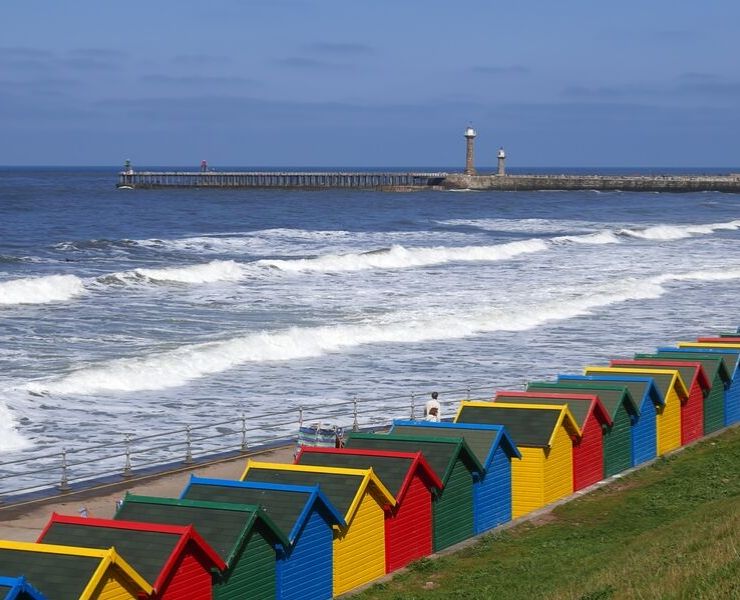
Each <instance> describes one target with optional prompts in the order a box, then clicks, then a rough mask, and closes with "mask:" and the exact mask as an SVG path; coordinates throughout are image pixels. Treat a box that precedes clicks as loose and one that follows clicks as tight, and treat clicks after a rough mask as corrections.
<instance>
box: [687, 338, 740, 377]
mask: <svg viewBox="0 0 740 600" xmlns="http://www.w3.org/2000/svg"><path fill="white" fill-rule="evenodd" d="M676 345H677V346H678V347H679V349H681V350H685V349H690V350H696V351H700V352H711V353H712V354H721V355H722V359H723V360H724V361H725V365H726V366H727V370H728V371H729V372H730V375H731V376H732V377H734V376H735V373H736V372H737V371H738V369H740V344H732V345H730V344H711V343H705V342H678V343H677V344H676Z"/></svg>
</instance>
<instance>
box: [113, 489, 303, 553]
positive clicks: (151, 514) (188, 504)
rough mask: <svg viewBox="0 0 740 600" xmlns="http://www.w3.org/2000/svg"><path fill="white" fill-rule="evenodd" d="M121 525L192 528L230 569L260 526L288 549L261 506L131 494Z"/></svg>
mask: <svg viewBox="0 0 740 600" xmlns="http://www.w3.org/2000/svg"><path fill="white" fill-rule="evenodd" d="M114 519H116V520H121V521H139V522H144V523H162V524H166V525H192V526H194V527H195V530H196V531H197V532H198V533H199V534H200V535H201V536H202V537H203V539H204V540H205V541H206V542H207V543H208V544H209V545H210V546H211V547H212V548H213V549H214V550H215V551H216V552H217V553H218V555H219V556H220V557H221V558H223V560H224V562H225V563H226V564H227V565H230V564H232V563H233V561H234V560H235V559H236V558H237V557H238V556H239V552H240V551H241V549H242V547H243V546H244V544H246V543H247V540H248V538H249V534H250V533H251V531H252V529H253V528H254V527H255V526H257V524H258V523H259V522H260V521H262V522H263V523H264V524H265V529H264V530H263V531H264V533H265V535H266V536H267V538H268V541H269V543H271V544H276V543H277V544H283V545H285V546H287V545H288V543H289V542H288V539H287V538H286V537H285V535H284V534H283V532H282V531H281V530H280V528H278V527H277V526H276V525H275V523H273V522H272V520H271V519H270V517H269V516H268V515H266V514H265V513H264V512H263V511H261V510H260V508H259V506H255V505H248V504H233V503H229V504H226V503H219V502H212V501H195V500H186V499H174V498H155V497H152V496H136V495H134V494H127V495H126V497H125V499H124V502H123V504H122V505H121V507H120V508H119V509H118V511H117V512H116V515H115V517H114Z"/></svg>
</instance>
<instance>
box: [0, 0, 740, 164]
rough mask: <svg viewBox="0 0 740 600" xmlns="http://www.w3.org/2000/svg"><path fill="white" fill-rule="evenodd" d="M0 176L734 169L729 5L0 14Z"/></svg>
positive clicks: (153, 4)
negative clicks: (231, 169) (76, 169)
mask: <svg viewBox="0 0 740 600" xmlns="http://www.w3.org/2000/svg"><path fill="white" fill-rule="evenodd" d="M1 14H2V18H1V19H0V165H6V166H16V165H70V166H86V165H90V166H103V165H122V163H123V161H124V160H125V159H131V160H132V162H133V164H134V166H135V167H137V166H139V167H140V166H154V165H160V166H168V165H171V166H175V165H177V166H189V165H192V166H194V167H197V166H198V164H199V163H200V161H201V160H204V159H205V160H208V163H209V165H210V166H211V167H212V168H218V167H227V166H244V167H266V166H274V167H279V166H285V167H288V166H306V167H318V166H325V167H342V166H346V167H363V166H367V167H383V166H389V167H419V166H425V167H446V168H447V167H457V166H459V167H460V168H462V166H463V165H464V160H465V140H464V138H463V132H464V130H465V128H466V127H467V126H468V125H472V126H473V127H474V128H475V129H476V130H477V132H478V137H477V139H476V163H477V164H478V165H493V164H494V163H495V162H496V158H495V157H496V152H497V150H498V148H499V147H500V146H503V147H505V149H506V152H507V156H508V158H507V164H508V165H509V166H510V167H536V166H540V167H560V166H561V167H568V166H572V167H575V166H589V167H599V166H604V167H609V166H613V167H624V166H635V167H656V166H666V167H702V166H705V167H734V168H735V169H737V168H738V165H740V135H739V134H740V35H739V34H738V30H737V28H738V23H740V2H737V0H704V1H703V2H701V3H700V2H689V1H676V0H622V1H621V2H600V1H594V0H560V1H559V2H553V1H552V0H517V1H515V2H512V1H509V2H501V1H500V0H456V1H452V0H446V1H443V0H423V1H422V0H372V1H367V0H366V1H360V0H211V1H205V0H201V1H200V2H194V1H192V0H148V1H143V0H127V1H124V2H105V1H102V2H101V0H71V1H69V2H49V1H45V2H42V1H39V0H4V1H3V7H2V13H1Z"/></svg>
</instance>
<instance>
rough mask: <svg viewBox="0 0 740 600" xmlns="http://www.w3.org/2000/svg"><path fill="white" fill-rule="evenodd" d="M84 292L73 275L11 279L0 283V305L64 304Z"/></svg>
mask: <svg viewBox="0 0 740 600" xmlns="http://www.w3.org/2000/svg"><path fill="white" fill-rule="evenodd" d="M84 291H85V287H84V285H83V283H82V280H81V279H80V278H79V277H75V276H74V275H49V276H47V277H28V278H25V279H13V280H11V281H4V282H2V283H0V304H5V305H12V304H46V303H49V302H65V301H66V300H69V299H71V298H73V297H74V296H77V295H79V294H82V293H83V292H84Z"/></svg>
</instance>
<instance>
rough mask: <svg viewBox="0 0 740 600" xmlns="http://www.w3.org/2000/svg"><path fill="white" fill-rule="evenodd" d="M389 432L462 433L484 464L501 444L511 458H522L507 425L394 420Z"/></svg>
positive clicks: (398, 433) (410, 433)
mask: <svg viewBox="0 0 740 600" xmlns="http://www.w3.org/2000/svg"><path fill="white" fill-rule="evenodd" d="M391 433H392V434H397V435H432V436H434V437H461V436H462V438H463V439H464V440H465V443H466V444H467V445H468V447H469V448H470V450H471V451H472V452H474V453H475V456H476V457H477V458H478V461H479V462H480V463H481V464H482V465H483V466H484V467H485V468H486V469H488V467H489V466H490V464H491V462H492V461H493V458H494V455H495V454H496V450H497V449H498V448H499V447H501V448H502V449H503V450H504V452H506V454H507V456H509V457H510V458H521V457H522V455H521V454H520V453H519V449H518V448H517V447H516V444H515V443H514V441H513V440H512V439H511V436H510V435H509V432H508V431H506V427H504V426H502V425H486V424H483V423H449V422H447V421H442V422H439V423H437V422H433V421H407V420H403V419H397V420H395V421H393V427H392V428H391Z"/></svg>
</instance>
